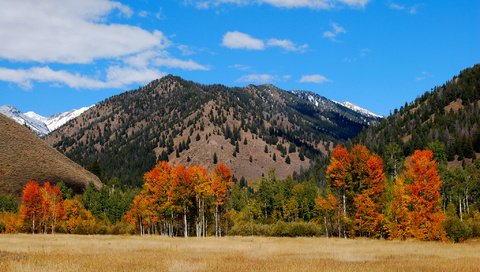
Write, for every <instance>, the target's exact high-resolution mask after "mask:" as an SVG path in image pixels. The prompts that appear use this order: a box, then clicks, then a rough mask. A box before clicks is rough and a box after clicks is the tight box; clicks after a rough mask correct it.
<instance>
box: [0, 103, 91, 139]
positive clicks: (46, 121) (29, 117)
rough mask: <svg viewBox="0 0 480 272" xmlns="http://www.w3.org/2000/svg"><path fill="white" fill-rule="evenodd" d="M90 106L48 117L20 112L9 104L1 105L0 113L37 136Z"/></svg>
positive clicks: (46, 132)
mask: <svg viewBox="0 0 480 272" xmlns="http://www.w3.org/2000/svg"><path fill="white" fill-rule="evenodd" d="M92 106H93V105H92ZM92 106H89V107H83V108H80V109H78V110H77V109H73V110H71V111H68V112H63V113H57V114H54V115H52V116H50V117H45V116H42V115H40V114H38V113H35V112H33V111H28V112H25V113H22V112H21V111H20V110H18V109H17V108H15V107H14V106H11V105H5V106H1V107H0V113H3V114H4V115H6V116H7V117H9V118H11V119H13V120H15V121H16V122H17V123H19V124H21V125H25V126H27V127H28V128H30V129H31V130H32V131H34V132H35V133H36V134H37V135H38V136H45V135H47V134H48V133H50V132H52V131H53V130H55V129H57V128H58V127H60V126H62V125H64V124H65V123H67V122H68V121H70V120H71V119H73V118H75V117H77V116H79V115H80V114H82V113H83V112H85V111H86V110H88V109H89V108H91V107H92Z"/></svg>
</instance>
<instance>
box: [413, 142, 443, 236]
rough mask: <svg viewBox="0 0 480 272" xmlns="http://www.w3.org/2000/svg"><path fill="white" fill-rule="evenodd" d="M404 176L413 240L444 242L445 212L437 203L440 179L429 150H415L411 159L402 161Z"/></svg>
mask: <svg viewBox="0 0 480 272" xmlns="http://www.w3.org/2000/svg"><path fill="white" fill-rule="evenodd" d="M405 176H406V179H407V181H408V182H409V185H408V186H407V189H408V192H409V194H410V205H411V207H412V211H411V224H410V228H411V231H412V235H413V237H415V238H417V239H420V240H445V239H446V234H445V229H444V228H443V225H442V223H443V221H445V213H444V212H443V211H442V209H441V206H440V203H441V196H440V188H441V187H442V179H441V177H440V174H439V173H438V169H437V162H436V161H435V160H434V159H433V152H432V151H430V150H416V151H415V153H414V154H413V156H412V158H411V160H409V161H406V162H405Z"/></svg>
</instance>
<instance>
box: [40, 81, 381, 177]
mask: <svg viewBox="0 0 480 272" xmlns="http://www.w3.org/2000/svg"><path fill="white" fill-rule="evenodd" d="M379 121H380V119H379V118H374V117H372V116H370V115H364V114H362V113H359V112H356V111H353V110H351V109H349V108H347V107H345V106H342V105H340V104H338V103H335V102H333V101H331V100H328V99H326V98H324V97H322V96H320V95H317V94H314V93H311V92H305V91H293V92H290V91H284V90H281V89H279V88H277V87H275V86H273V85H259V86H255V85H249V86H247V87H244V88H239V87H233V88H229V87H226V86H223V85H218V84H217V85H201V84H197V83H194V82H191V81H186V80H183V79H181V78H179V77H175V76H171V75H170V76H166V77H164V78H161V79H158V80H154V81H152V82H151V83H149V84H148V85H146V86H145V87H142V88H139V89H137V90H133V91H128V92H125V93H122V94H120V95H117V96H113V97H111V98H109V99H107V100H105V101H103V102H101V103H98V104H97V105H96V106H95V107H93V108H90V109H89V110H87V111H86V112H84V113H83V114H82V115H81V116H79V117H77V118H75V119H73V120H72V121H70V122H69V123H68V125H64V126H62V127H60V128H58V129H57V130H55V131H54V132H52V133H50V134H49V135H48V136H47V137H46V141H47V142H48V143H50V144H51V145H52V146H54V147H55V148H57V149H58V150H59V151H61V152H63V153H64V154H66V155H67V156H69V157H70V158H71V159H72V160H74V161H76V162H78V163H80V164H81V165H83V166H90V165H94V164H96V163H98V165H99V166H100V169H101V173H102V176H103V177H104V178H105V179H109V178H112V177H119V178H120V179H121V181H122V182H123V183H129V184H134V185H139V184H141V183H142V175H143V173H144V172H145V171H147V170H149V169H151V168H152V167H153V166H154V164H155V163H156V162H157V161H158V160H169V161H170V162H172V163H174V164H175V163H183V164H186V165H190V164H199V165H203V166H205V167H207V168H209V169H212V168H213V167H214V163H216V162H224V163H226V164H227V165H229V166H230V167H231V168H232V170H233V172H234V174H235V175H236V177H237V178H239V179H241V177H244V178H246V179H256V178H260V177H261V176H262V175H264V174H266V173H267V172H268V171H269V169H270V168H275V169H276V173H277V175H278V176H279V177H286V176H288V175H291V174H292V173H293V172H294V171H297V172H298V171H301V170H302V169H305V168H307V167H308V166H309V164H310V160H312V159H314V158H315V157H316V156H319V155H321V154H324V153H326V151H327V150H328V149H330V148H331V146H332V144H333V143H336V142H339V141H345V140H346V139H349V138H352V137H355V136H356V135H357V134H358V133H359V132H360V131H362V130H363V129H364V128H366V127H368V126H369V125H372V124H376V123H378V122H379Z"/></svg>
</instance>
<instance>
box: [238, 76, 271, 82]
mask: <svg viewBox="0 0 480 272" xmlns="http://www.w3.org/2000/svg"><path fill="white" fill-rule="evenodd" d="M274 81H276V77H275V76H273V75H269V74H249V75H244V76H242V77H240V78H239V79H237V82H247V83H257V84H263V83H272V82H274Z"/></svg>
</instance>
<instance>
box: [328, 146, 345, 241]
mask: <svg viewBox="0 0 480 272" xmlns="http://www.w3.org/2000/svg"><path fill="white" fill-rule="evenodd" d="M326 177H327V179H328V180H329V181H330V186H332V187H334V188H336V189H337V192H338V200H339V201H338V204H339V206H338V209H339V212H340V211H343V214H342V216H341V217H343V218H347V200H346V190H347V185H348V184H349V183H350V181H351V173H350V156H349V154H348V150H347V149H346V148H345V147H343V146H340V145H337V146H336V147H335V149H334V150H333V151H332V154H331V160H330V164H329V165H328V167H327V176H326ZM341 217H340V216H338V218H337V220H338V224H337V225H338V235H339V236H340V235H341V234H342V224H341V223H340V220H341ZM343 235H344V236H345V231H344V230H343Z"/></svg>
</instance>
